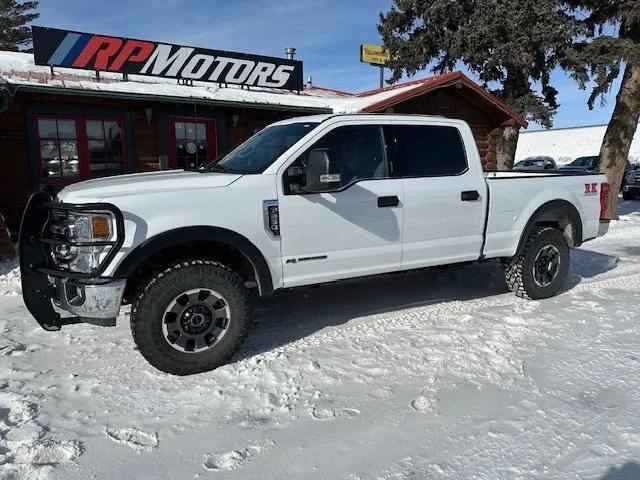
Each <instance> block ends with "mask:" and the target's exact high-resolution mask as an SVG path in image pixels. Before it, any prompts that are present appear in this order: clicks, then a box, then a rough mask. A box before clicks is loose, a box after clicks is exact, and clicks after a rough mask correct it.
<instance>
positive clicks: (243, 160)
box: [205, 122, 318, 173]
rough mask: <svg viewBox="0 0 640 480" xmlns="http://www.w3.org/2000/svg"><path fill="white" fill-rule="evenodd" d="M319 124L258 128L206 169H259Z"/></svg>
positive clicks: (242, 170) (259, 170) (243, 171)
mask: <svg viewBox="0 0 640 480" xmlns="http://www.w3.org/2000/svg"><path fill="white" fill-rule="evenodd" d="M317 126H318V123H317V122H304V123H302V122H300V123H289V124H285V125H273V126H271V127H267V128H265V129H264V130H262V131H260V132H258V133H257V134H255V135H254V136H253V137H251V138H249V139H248V140H247V141H246V142H244V143H243V144H242V145H240V146H239V147H238V148H236V149H235V150H232V151H231V152H230V153H229V154H227V155H225V156H224V157H223V158H222V159H221V160H220V161H218V162H215V163H213V164H210V165H207V167H205V169H214V170H215V169H217V168H219V169H221V170H225V171H229V172H233V173H262V172H264V171H265V170H266V169H267V167H269V165H271V164H272V163H273V162H275V161H276V160H277V159H278V157H280V155H282V154H283V153H284V152H286V151H287V150H288V149H289V148H290V147H292V146H293V144H295V143H296V142H298V140H300V139H301V138H302V137H304V136H305V135H307V134H308V133H310V132H311V131H312V130H313V129H314V128H316V127H317Z"/></svg>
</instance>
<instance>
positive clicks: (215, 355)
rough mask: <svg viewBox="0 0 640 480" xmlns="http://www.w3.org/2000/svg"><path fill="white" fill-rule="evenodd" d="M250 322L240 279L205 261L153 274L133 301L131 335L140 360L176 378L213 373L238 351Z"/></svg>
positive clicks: (247, 300)
mask: <svg viewBox="0 0 640 480" xmlns="http://www.w3.org/2000/svg"><path fill="white" fill-rule="evenodd" d="M250 321H251V305H250V301H249V293H248V291H247V289H246V287H245V286H244V283H243V281H242V279H241V278H240V277H239V276H238V275H237V274H235V273H234V272H232V271H231V270H229V269H228V268H227V267H225V266H223V265H221V264H219V263H216V262H212V261H209V260H191V261H184V262H180V263H177V264H175V265H173V266H172V267H170V268H167V269H166V270H164V271H163V272H161V273H159V274H157V275H156V276H155V277H154V278H153V279H152V280H151V281H150V282H149V283H148V284H147V286H146V287H145V288H144V289H143V290H142V292H141V293H140V294H139V295H138V296H137V298H136V299H135V300H134V302H133V305H132V308H131V331H132V333H133V338H134V341H135V342H136V345H137V346H138V349H139V350H140V353H141V354H142V356H144V358H145V359H146V360H147V361H148V362H149V363H150V364H151V365H153V366H154V367H156V368H157V369H158V370H162V371H163V372H167V373H171V374H174V375H190V374H192V373H199V372H205V371H208V370H213V369H214V368H217V367H219V366H220V365H223V364H225V363H227V362H228V361H229V360H230V359H231V357H232V356H233V354H234V353H235V352H236V351H237V350H238V349H239V348H240V346H241V345H242V342H243V341H244V338H245V337H246V335H247V330H248V327H249V324H250Z"/></svg>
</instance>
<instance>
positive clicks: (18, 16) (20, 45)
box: [0, 0, 40, 52]
mask: <svg viewBox="0 0 640 480" xmlns="http://www.w3.org/2000/svg"><path fill="white" fill-rule="evenodd" d="M37 7H38V2H37V1H30V2H22V3H19V2H18V1H17V0H0V50H10V51H14V52H17V51H20V50H22V49H24V48H25V47H28V46H29V45H30V43H31V29H30V28H29V26H28V24H29V23H31V22H32V21H33V20H35V19H36V18H38V17H39V16H40V15H39V14H38V13H36V12H34V10H35V9H36V8H37Z"/></svg>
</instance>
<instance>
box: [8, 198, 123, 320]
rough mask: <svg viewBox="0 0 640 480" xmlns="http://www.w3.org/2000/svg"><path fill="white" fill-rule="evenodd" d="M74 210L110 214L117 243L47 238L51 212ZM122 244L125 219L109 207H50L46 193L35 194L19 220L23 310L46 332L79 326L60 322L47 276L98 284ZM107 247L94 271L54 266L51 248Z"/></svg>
mask: <svg viewBox="0 0 640 480" xmlns="http://www.w3.org/2000/svg"><path fill="white" fill-rule="evenodd" d="M52 207H53V208H56V209H60V210H73V211H77V212H87V211H96V210H97V211H109V212H111V213H113V215H114V217H115V219H116V239H115V240H114V241H113V242H99V243H90V242H72V241H69V240H63V239H60V238H52V237H50V236H47V234H46V232H47V227H48V225H49V220H50V215H51V208H52ZM123 242H124V219H123V216H122V212H121V211H120V210H119V209H118V208H117V207H116V206H115V205H111V204H108V203H92V204H84V205H73V204H67V203H53V202H52V198H51V195H49V194H48V193H47V192H36V193H34V194H33V195H32V196H31V198H30V199H29V202H28V203H27V207H26V208H25V210H24V214H23V216H22V223H21V225H20V239H19V246H20V274H21V282H22V297H23V299H24V303H25V306H26V307H27V309H28V310H29V312H30V313H31V315H33V317H34V318H35V319H36V321H37V322H38V323H39V324H40V326H41V327H42V328H44V329H45V330H60V328H61V326H63V325H68V324H73V323H79V322H82V319H80V318H77V317H73V318H62V317H61V316H60V314H59V313H58V312H56V310H55V309H54V308H53V305H52V303H51V300H52V299H55V298H56V291H55V288H53V287H52V285H51V283H50V282H49V278H48V276H53V277H60V278H70V279H74V280H78V281H84V282H91V283H101V282H104V281H107V280H108V279H104V278H101V277H100V275H101V274H102V273H103V272H104V270H105V269H106V268H107V266H108V265H109V263H110V262H111V260H113V257H114V256H115V255H116V253H117V252H118V250H119V249H120V247H121V246H122V244H123ZM86 243H89V244H90V245H94V246H95V245H98V244H103V245H104V244H108V245H109V246H111V249H110V250H109V252H108V253H107V255H106V256H105V258H104V259H103V261H102V262H101V263H100V265H99V266H98V267H97V268H95V269H94V270H93V271H91V272H88V273H78V272H71V271H68V270H63V269H60V268H58V267H57V266H56V265H54V264H53V261H52V257H51V247H52V246H54V245H61V244H66V245H69V246H84V245H85V244H86Z"/></svg>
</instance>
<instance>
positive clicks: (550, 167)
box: [544, 162, 554, 170]
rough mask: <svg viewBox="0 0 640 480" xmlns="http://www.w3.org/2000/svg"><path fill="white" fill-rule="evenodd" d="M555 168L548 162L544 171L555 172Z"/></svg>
mask: <svg viewBox="0 0 640 480" xmlns="http://www.w3.org/2000/svg"><path fill="white" fill-rule="evenodd" d="M553 168H554V167H553V163H551V162H547V163H545V164H544V169H545V170H553Z"/></svg>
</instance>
